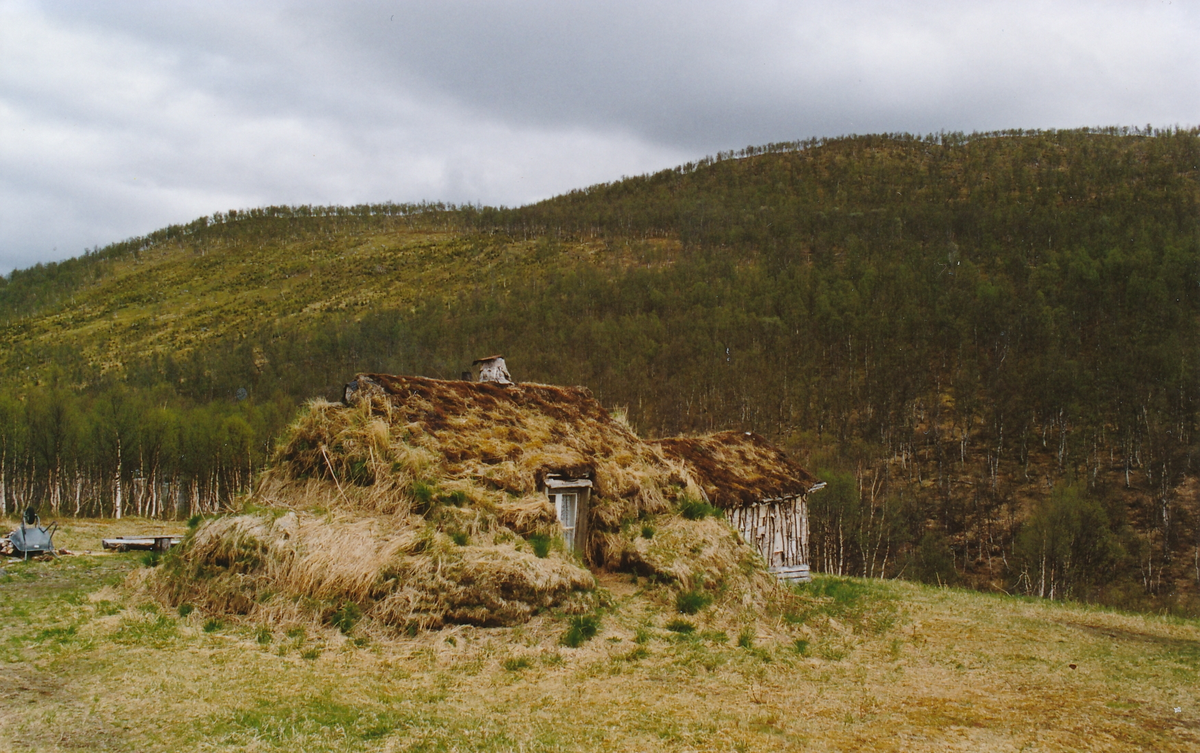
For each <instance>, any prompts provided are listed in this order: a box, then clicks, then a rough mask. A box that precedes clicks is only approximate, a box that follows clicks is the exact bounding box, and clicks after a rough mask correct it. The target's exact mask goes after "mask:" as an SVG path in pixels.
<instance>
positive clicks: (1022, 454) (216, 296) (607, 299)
mask: <svg viewBox="0 0 1200 753" xmlns="http://www.w3.org/2000/svg"><path fill="white" fill-rule="evenodd" d="M1198 230H1200V132H1197V131H1194V130H1193V131H1168V132H1153V133H1151V132H1149V131H1147V132H1138V131H1133V132H1130V131H1118V130H1105V131H1069V132H1063V131H1057V132H1021V133H1002V134H973V135H970V136H967V135H960V134H955V135H941V136H936V137H926V138H917V137H910V136H868V137H850V138H844V139H836V140H830V141H823V142H809V143H797V144H781V145H772V146H770V147H766V148H761V149H747V150H745V151H743V152H740V153H737V154H723V155H719V156H718V158H714V159H706V160H703V161H701V162H700V163H698V164H694V165H687V166H684V167H681V168H679V169H675V170H668V171H664V172H662V173H658V174H655V175H650V176H643V177H639V178H631V179H625V180H622V181H619V182H616V183H612V184H606V185H601V186H594V187H591V188H589V189H585V190H580V191H576V192H572V193H570V194H567V195H564V196H560V197H557V198H555V199H551V200H548V201H545V202H542V203H540V204H536V205H532V206H528V207H521V208H516V209H492V208H481V207H463V208H455V207H443V206H431V205H422V206H397V205H390V204H389V205H379V206H371V207H353V208H341V207H334V208H312V207H298V208H295V207H293V208H270V209H262V210H251V211H247V212H230V213H228V214H222V215H217V216H214V217H211V218H202V219H201V220H198V221H196V222H194V223H192V224H190V225H188V226H186V227H174V228H168V229H166V230H164V231H159V232H158V233H155V234H153V235H152V236H148V237H147V238H141V239H134V240H131V241H127V242H124V243H122V244H116V245H114V246H112V247H110V248H107V249H102V250H100V249H98V250H96V251H94V252H92V253H90V254H88V255H86V256H85V257H81V258H80V259H76V260H72V261H70V262H66V263H64V264H61V265H50V266H48V267H43V268H39V269H35V270H28V271H24V272H18V273H14V274H13V275H12V277H11V278H10V279H8V280H5V281H4V282H3V283H2V284H0V321H3V322H5V323H4V325H3V329H2V330H0V342H3V355H2V356H0V357H2V359H3V363H2V364H0V368H3V370H4V374H5V377H6V379H5V384H6V387H5V389H4V391H3V392H4V394H3V395H0V460H2V462H0V500H4V503H5V504H6V505H7V507H8V509H9V510H12V509H14V508H15V507H16V506H18V505H20V504H23V503H24V502H25V501H26V500H28V499H34V498H36V499H46V500H47V504H50V505H53V506H56V507H57V508H58V509H60V510H61V511H62V512H64V513H74V512H76V511H78V512H80V513H85V514H97V513H104V514H111V513H113V512H114V510H115V507H116V506H117V505H118V504H120V505H122V506H123V507H125V508H126V509H129V508H130V507H133V508H137V509H141V510H143V511H145V510H147V509H149V511H151V512H153V513H155V514H163V515H186V514H190V513H191V512H195V511H198V510H201V509H208V508H211V507H212V506H213V505H216V504H220V503H221V502H222V501H225V500H227V499H229V496H230V494H232V493H233V492H235V491H236V490H237V489H239V488H244V486H245V485H246V484H247V483H249V480H250V478H251V477H252V474H253V472H254V471H255V469H257V468H259V467H261V465H262V464H263V462H265V459H266V457H267V454H268V453H269V450H270V447H271V442H272V437H273V436H274V435H275V433H276V432H277V431H278V430H279V428H280V427H281V425H282V424H283V423H284V422H285V421H287V420H289V418H290V416H291V413H292V410H293V409H294V407H295V406H296V405H297V404H298V403H299V402H300V401H302V400H303V399H306V398H308V397H311V396H314V395H325V396H329V397H332V396H334V395H335V394H336V391H337V388H338V386H339V385H340V383H341V382H342V381H344V380H345V379H347V378H349V377H350V376H351V375H353V373H355V372H356V371H360V370H377V371H391V372H397V373H412V374H424V375H428V376H440V377H451V378H454V377H457V376H458V375H459V373H460V372H461V371H462V370H464V369H466V368H468V367H469V364H470V361H471V360H472V359H473V358H475V357H478V356H481V355H488V354H490V353H492V352H503V353H505V354H506V356H507V357H508V361H509V364H510V367H511V368H512V370H513V375H514V377H515V378H517V379H519V380H528V381H542V382H550V383H560V384H582V385H586V386H588V387H589V388H591V389H592V390H593V392H594V393H595V394H596V396H597V397H598V398H599V399H600V400H601V401H602V402H603V403H605V404H606V405H609V406H612V407H614V408H618V407H619V408H624V409H626V410H627V411H628V415H629V418H630V420H631V421H632V423H633V424H634V425H635V427H636V428H637V429H638V430H639V431H640V432H641V433H642V434H643V435H645V436H658V435H665V434H675V433H681V432H693V431H708V430H714V429H725V428H737V429H747V430H751V429H752V430H755V431H758V432H760V433H763V434H765V435H768V436H771V437H773V438H774V439H776V440H777V441H779V442H781V443H782V444H784V445H785V446H787V447H789V448H790V449H792V451H793V452H795V453H796V454H797V455H798V456H799V457H800V458H801V459H802V460H803V461H804V462H805V463H806V464H807V465H808V466H809V467H810V469H811V470H813V471H814V472H816V473H817V474H818V475H819V476H821V477H822V478H824V479H826V480H828V481H829V482H830V484H829V487H828V488H827V489H826V490H825V491H823V492H821V493H819V494H816V495H814V496H813V498H812V505H813V526H814V541H813V545H814V550H815V553H816V556H815V562H814V565H815V566H816V567H817V568H818V569H823V570H826V571H829V572H839V573H849V574H856V575H857V574H862V575H888V576H892V575H897V574H901V575H903V576H905V577H913V578H918V579H922V580H927V581H931V582H938V581H941V582H947V581H948V582H967V583H971V584H974V585H978V586H981V587H994V588H1004V589H1006V590H1010V591H1012V590H1020V591H1023V592H1027V593H1034V594H1041V595H1046V596H1054V597H1064V596H1070V597H1076V598H1087V599H1095V600H1100V601H1104V602H1108V603H1115V604H1122V605H1128V606H1139V607H1147V608H1171V609H1178V610H1190V611H1192V612H1196V611H1200V599H1198V597H1197V594H1198V593H1200V499H1198V496H1197V483H1196V480H1195V476H1196V470H1197V469H1196V465H1195V464H1196V449H1197V438H1196V429H1197V426H1196V417H1197V397H1198V396H1197V390H1198V389H1200V383H1198V382H1197V366H1198V350H1200V337H1198V335H1200V333H1198V331H1197V329H1198V325H1200V316H1198V315H1200V310H1198V309H1200V289H1198V286H1200V232H1198Z"/></svg>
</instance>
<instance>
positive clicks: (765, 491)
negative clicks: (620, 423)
mask: <svg viewBox="0 0 1200 753" xmlns="http://www.w3.org/2000/svg"><path fill="white" fill-rule="evenodd" d="M653 444H655V445H657V446H658V447H659V448H660V449H661V450H662V451H663V452H664V453H665V454H666V455H667V456H668V457H670V458H674V459H676V460H678V461H680V462H682V463H683V464H684V465H685V467H686V468H687V470H688V472H689V473H691V475H692V479H693V480H694V481H695V482H696V483H697V484H698V485H699V486H700V487H701V488H702V489H703V490H704V493H705V494H706V495H707V496H708V499H709V502H711V503H712V504H714V505H716V506H717V507H721V508H730V507H742V506H744V505H752V504H755V503H757V502H759V501H761V500H764V499H778V498H781V497H789V496H793V495H798V494H804V493H806V492H807V491H808V490H809V489H811V488H812V486H813V484H814V483H816V479H815V478H814V477H813V476H812V474H810V473H809V472H808V471H806V470H804V469H803V468H801V467H800V466H799V465H797V464H796V463H795V462H794V461H792V460H791V459H790V458H789V457H788V456H787V455H785V454H784V453H783V451H782V450H780V449H779V448H778V447H775V446H774V445H772V444H771V443H769V442H767V441H766V440H765V439H763V438H762V437H760V436H758V435H757V434H754V433H752V432H741V431H723V432H719V433H717V434H709V435H707V436H702V437H672V438H670V439H659V440H657V441H655V442H654V443H653Z"/></svg>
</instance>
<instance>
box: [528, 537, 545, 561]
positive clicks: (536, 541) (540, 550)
mask: <svg viewBox="0 0 1200 753" xmlns="http://www.w3.org/2000/svg"><path fill="white" fill-rule="evenodd" d="M529 546H531V547H533V553H534V555H536V556H537V557H538V558H539V559H545V558H546V557H547V556H549V554H550V537H549V536H547V535H546V534H544V533H535V534H532V535H531V536H530V537H529Z"/></svg>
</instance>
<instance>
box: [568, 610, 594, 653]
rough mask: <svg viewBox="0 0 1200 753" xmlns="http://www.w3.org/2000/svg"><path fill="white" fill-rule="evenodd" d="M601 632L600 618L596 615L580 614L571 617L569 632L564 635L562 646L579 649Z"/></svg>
mask: <svg viewBox="0 0 1200 753" xmlns="http://www.w3.org/2000/svg"><path fill="white" fill-rule="evenodd" d="M599 632H600V617H599V616H598V615H594V614H578V615H575V616H573V617H571V620H570V626H569V627H568V628H567V632H565V633H563V637H562V640H561V643H562V645H564V646H568V647H570V648H579V647H580V646H582V645H583V644H584V643H586V642H587V641H590V640H591V639H593V638H595V637H596V634H597V633H599Z"/></svg>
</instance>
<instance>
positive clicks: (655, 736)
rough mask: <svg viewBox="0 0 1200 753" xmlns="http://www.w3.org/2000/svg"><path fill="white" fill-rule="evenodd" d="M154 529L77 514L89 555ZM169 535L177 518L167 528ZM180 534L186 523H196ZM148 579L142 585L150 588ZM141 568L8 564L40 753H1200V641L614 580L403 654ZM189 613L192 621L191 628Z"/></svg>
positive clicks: (108, 560) (2, 719)
mask: <svg viewBox="0 0 1200 753" xmlns="http://www.w3.org/2000/svg"><path fill="white" fill-rule="evenodd" d="M151 525H154V524H153V523H152V522H150V521H144V520H132V521H128V522H126V523H124V524H122V523H120V522H114V521H104V522H96V521H87V520H79V521H67V524H66V528H65V530H64V531H62V532H61V533H60V535H59V542H60V543H61V544H63V545H66V546H69V547H71V548H72V549H74V550H76V551H82V550H83V549H85V548H95V547H96V546H97V542H98V540H99V538H100V537H101V536H106V535H113V534H116V533H123V532H129V531H134V530H137V531H141V530H145V529H146V528H147V527H149V526H151ZM160 525H161V524H160ZM174 528H176V529H178V528H182V526H180V525H179V524H175V525H174ZM131 572H132V576H128V575H127V574H128V573H131ZM146 572H147V570H146V569H144V568H140V567H139V562H138V555H136V554H135V553H130V554H115V555H97V556H77V557H70V558H64V559H62V560H59V561H56V562H51V563H39V562H30V563H16V564H8V565H6V567H5V572H4V573H3V574H0V589H2V590H3V593H4V595H5V598H4V599H0V656H2V658H3V661H4V662H5V664H4V665H3V666H4V667H5V671H6V681H5V683H4V684H3V686H0V734H2V735H3V737H4V739H5V740H7V741H9V743H10V744H11V745H13V746H14V747H15V748H17V749H21V750H63V749H86V750H135V749H136V750H139V751H174V750H191V749H204V750H248V749H249V750H256V751H273V750H288V751H291V750H305V751H335V750H336V751H383V750H389V751H392V750H403V751H422V750H455V749H458V750H497V751H502V750H504V751H506V750H514V749H515V750H528V751H549V750H554V751H562V750H567V751H573V750H581V751H583V750H586V751H608V750H674V751H677V750H702V751H708V750H713V751H716V750H721V751H724V750H730V749H734V750H744V751H777V750H781V749H786V750H793V749H794V750H811V749H815V750H869V751H893V750H905V751H926V750H1037V751H1089V750H1105V751H1112V750H1155V751H1168V752H1169V751H1180V752H1182V751H1190V750H1195V749H1196V747H1197V745H1200V695H1198V691H1197V685H1196V683H1195V676H1196V672H1197V671H1200V625H1197V623H1196V621H1195V620H1181V619H1175V618H1165V617H1156V616H1142V615H1130V614H1123V613H1119V612H1111V611H1105V610H1099V609H1095V608H1088V607H1082V606H1079V605H1077V604H1058V603H1051V602H1041V601H1037V600H1030V599H1022V598H1013V597H1003V596H993V595H983V594H978V593H971V592H967V591H959V590H953V589H943V588H935V587H928V586H921V585H917V584H911V583H905V582H902V581H891V582H882V581H878V580H871V581H866V580H858V579H846V578H824V577H820V578H818V579H817V581H816V582H815V583H814V584H813V585H812V586H810V587H806V588H803V589H802V590H800V591H798V592H797V593H796V594H795V596H794V599H795V604H796V605H797V607H799V608H798V609H797V610H796V611H794V612H791V613H790V614H789V617H788V619H787V620H784V621H780V622H779V623H777V624H776V623H766V622H763V623H759V624H755V623H753V622H752V621H747V622H746V623H744V624H742V625H740V626H739V625H735V626H733V627H732V629H731V628H729V627H726V626H725V625H722V624H719V623H717V624H714V623H713V622H712V620H711V616H710V615H709V613H708V612H707V611H704V612H701V613H699V614H697V615H693V616H687V615H680V614H678V613H677V612H676V611H675V610H674V609H672V608H671V607H670V606H669V605H664V604H662V603H660V602H658V601H656V600H655V599H654V598H653V596H652V593H653V591H652V589H648V588H645V587H646V586H647V582H646V581H643V582H642V583H640V584H635V583H632V582H630V581H629V580H628V579H627V578H624V577H622V578H621V579H613V578H604V579H602V582H601V588H602V589H603V591H604V592H605V593H606V594H607V602H608V605H607V607H606V608H605V609H604V611H603V613H602V615H601V617H600V621H599V624H598V625H597V629H596V634H595V635H594V636H593V637H592V638H591V639H590V640H587V641H585V642H583V643H582V644H580V645H579V646H578V647H571V646H568V645H564V644H563V643H562V640H563V638H564V636H565V634H566V633H567V632H568V631H569V630H570V627H571V618H570V616H569V615H563V614H554V613H547V614H543V615H540V616H538V617H536V618H534V620H533V621H531V622H530V623H527V624H524V625H521V626H519V627H511V628H479V627H472V626H456V627H453V628H447V629H445V630H441V631H432V632H422V633H421V634H419V635H418V636H416V637H411V638H408V637H400V638H382V637H379V636H375V635H371V634H363V633H360V632H356V631H354V630H353V629H351V634H350V635H348V636H347V635H344V634H343V633H342V632H340V631H339V630H337V629H336V628H333V627H318V626H314V625H309V626H307V627H293V628H291V629H286V630H285V629H281V628H272V627H270V626H262V627H254V626H240V625H235V624H229V623H227V622H222V621H220V620H218V619H214V618H212V617H211V616H210V615H208V614H206V613H204V612H202V611H201V610H199V609H197V610H195V611H190V612H189V611H187V610H171V611H166V610H164V609H163V608H162V607H160V606H158V605H155V604H151V603H145V602H139V601H138V600H137V598H136V596H135V595H134V593H133V592H131V591H130V590H129V589H128V588H127V587H125V586H122V585H121V581H122V579H123V578H127V579H128V581H129V582H132V583H135V584H136V583H137V582H138V581H139V579H140V578H141V577H142V575H143V574H144V573H146ZM181 614H182V616H181Z"/></svg>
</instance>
